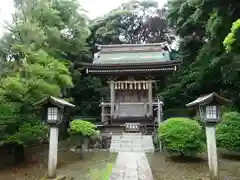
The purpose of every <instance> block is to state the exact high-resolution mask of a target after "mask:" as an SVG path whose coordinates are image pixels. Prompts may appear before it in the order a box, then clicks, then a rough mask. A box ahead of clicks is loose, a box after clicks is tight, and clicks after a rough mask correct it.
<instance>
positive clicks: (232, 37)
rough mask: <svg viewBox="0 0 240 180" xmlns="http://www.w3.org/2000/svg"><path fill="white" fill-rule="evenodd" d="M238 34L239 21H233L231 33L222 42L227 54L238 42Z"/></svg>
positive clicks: (239, 28) (239, 30) (239, 29)
mask: <svg viewBox="0 0 240 180" xmlns="http://www.w3.org/2000/svg"><path fill="white" fill-rule="evenodd" d="M239 32H240V19H238V20H237V21H235V22H234V23H233V25H232V28H231V32H230V33H229V34H228V35H227V37H226V38H225V39H224V41H223V45H224V46H225V49H226V51H227V52H231V51H232V48H233V46H234V44H235V45H236V41H237V40H239V35H238V34H239Z"/></svg>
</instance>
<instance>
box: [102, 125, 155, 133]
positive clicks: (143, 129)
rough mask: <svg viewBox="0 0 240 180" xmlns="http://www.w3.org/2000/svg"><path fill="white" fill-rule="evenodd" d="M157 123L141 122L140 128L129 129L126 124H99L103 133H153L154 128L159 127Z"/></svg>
mask: <svg viewBox="0 0 240 180" xmlns="http://www.w3.org/2000/svg"><path fill="white" fill-rule="evenodd" d="M132 125H134V124H132ZM157 128H158V127H157V125H155V124H153V123H151V124H140V125H139V128H138V129H137V128H136V130H135V129H132V130H131V131H129V129H126V124H106V125H98V129H99V130H100V132H101V134H102V135H105V134H122V133H124V132H128V133H129V132H131V133H142V134H148V135H151V134H153V133H154V130H155V129H157Z"/></svg>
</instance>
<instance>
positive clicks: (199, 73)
mask: <svg viewBox="0 0 240 180" xmlns="http://www.w3.org/2000/svg"><path fill="white" fill-rule="evenodd" d="M239 7H240V6H239V1H236V0H232V1H228V2H226V1H223V0H209V1H204V0H188V1H184V0H170V1H169V3H168V19H169V22H170V26H171V27H172V28H174V29H175V31H176V32H177V35H179V36H180V37H181V39H182V43H181V44H180V47H181V48H180V58H181V60H182V67H181V68H180V70H179V72H177V73H176V74H175V76H174V77H178V78H177V79H178V81H177V82H176V81H175V83H172V82H174V80H173V79H174V77H173V78H172V80H169V84H168V86H167V87H166V88H165V90H164V91H163V93H162V94H163V95H164V96H165V98H166V99H168V100H169V99H172V97H173V96H174V97H176V99H178V101H177V100H176V99H172V101H169V102H170V104H169V105H170V106H176V105H178V106H179V105H181V106H184V104H185V103H186V102H188V101H190V100H192V99H194V98H195V97H196V96H199V94H204V93H209V92H212V91H216V92H219V93H221V94H223V95H226V96H228V97H230V98H232V99H234V102H235V105H237V104H238V103H239V101H240V96H239V93H238V91H239V90H240V89H239V87H240V86H239V83H238V82H239V66H237V65H236V61H237V59H238V56H239V52H236V51H235V52H227V51H226V50H225V47H224V45H223V41H224V39H225V37H226V36H227V35H228V33H229V31H230V29H231V26H232V23H233V22H234V21H236V20H237V19H238V18H239V16H240V14H239ZM186 42H190V43H188V45H187V46H185V45H184V44H186ZM194 42H197V43H194ZM193 43H194V44H195V45H194V44H193ZM236 47H237V46H236ZM193 48H194V50H191V49H193ZM170 79H171V78H170ZM173 86H174V88H172V87H173Z"/></svg>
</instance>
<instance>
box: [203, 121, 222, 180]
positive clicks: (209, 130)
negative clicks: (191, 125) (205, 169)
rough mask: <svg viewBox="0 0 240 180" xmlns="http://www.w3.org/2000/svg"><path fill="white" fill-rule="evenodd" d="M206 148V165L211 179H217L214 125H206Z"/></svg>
mask: <svg viewBox="0 0 240 180" xmlns="http://www.w3.org/2000/svg"><path fill="white" fill-rule="evenodd" d="M206 137H207V149H208V166H209V170H210V177H211V180H218V177H219V174H218V173H219V172H218V156H217V145H216V128H215V125H208V124H207V125H206Z"/></svg>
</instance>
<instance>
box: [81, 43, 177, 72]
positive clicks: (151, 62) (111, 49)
mask: <svg viewBox="0 0 240 180" xmlns="http://www.w3.org/2000/svg"><path fill="white" fill-rule="evenodd" d="M179 64H180V61H178V60H171V59H170V55H169V48H168V47H167V45H166V44H163V43H152V44H117V45H102V46H100V51H99V52H98V53H95V55H94V59H93V63H82V65H83V66H84V67H85V69H86V72H87V73H91V74H108V75H109V74H116V73H117V74H119V73H135V74H136V73H154V72H159V71H163V72H172V71H176V70H177V67H178V66H179Z"/></svg>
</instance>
